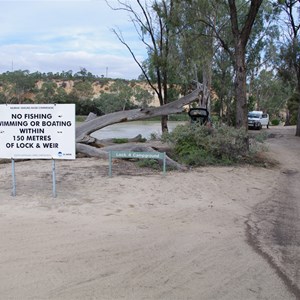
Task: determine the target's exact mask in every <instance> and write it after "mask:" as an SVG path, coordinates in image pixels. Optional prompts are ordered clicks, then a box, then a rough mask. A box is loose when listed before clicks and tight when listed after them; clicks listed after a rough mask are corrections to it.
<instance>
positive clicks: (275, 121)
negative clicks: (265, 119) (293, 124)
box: [271, 119, 280, 126]
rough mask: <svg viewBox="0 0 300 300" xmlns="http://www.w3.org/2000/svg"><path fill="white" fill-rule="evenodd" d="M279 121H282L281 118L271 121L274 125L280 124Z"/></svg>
mask: <svg viewBox="0 0 300 300" xmlns="http://www.w3.org/2000/svg"><path fill="white" fill-rule="evenodd" d="M279 123H280V120H278V119H273V120H272V121H271V124H272V125H274V126H277V125H279Z"/></svg>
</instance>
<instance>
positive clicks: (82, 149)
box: [76, 88, 203, 169]
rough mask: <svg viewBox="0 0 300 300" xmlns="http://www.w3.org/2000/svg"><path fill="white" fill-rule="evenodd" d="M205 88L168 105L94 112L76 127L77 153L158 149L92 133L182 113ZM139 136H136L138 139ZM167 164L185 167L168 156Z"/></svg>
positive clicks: (91, 154) (99, 154) (89, 154)
mask: <svg viewBox="0 0 300 300" xmlns="http://www.w3.org/2000/svg"><path fill="white" fill-rule="evenodd" d="M202 92H203V90H202V89H201V88H198V89H196V90H194V91H193V92H192V93H190V94H188V95H186V96H184V97H182V98H180V99H178V100H176V101H173V102H170V103H168V104H166V105H163V106H159V107H154V108H140V109H133V110H125V111H118V112H114V113H110V114H107V115H103V116H100V117H97V116H96V115H94V114H90V115H89V117H88V118H87V120H86V121H85V122H83V123H82V124H80V125H78V126H77V127H76V151H77V153H83V154H85V155H87V156H94V157H100V158H107V157H108V153H109V151H111V150H127V151H140V152H145V151H147V152H149V151H156V150H157V149H154V148H151V147H149V146H148V145H143V144H141V143H139V142H136V143H134V141H132V140H131V141H130V143H126V144H116V145H111V143H105V141H99V140H97V139H96V138H94V137H92V136H91V134H92V133H93V132H95V131H97V130H100V129H101V128H104V127H107V126H109V125H112V124H116V123H122V122H131V121H137V120H145V119H149V118H153V117H157V116H162V115H170V114H177V113H181V112H182V111H183V110H184V106H185V105H188V104H191V103H192V102H195V101H198V99H199V96H200V95H201V93H202ZM137 138H138V137H136V139H137ZM167 164H168V165H169V166H172V167H175V168H177V169H178V168H179V169H181V168H183V167H182V166H180V165H179V164H178V163H176V162H174V161H173V160H172V159H170V158H169V157H167Z"/></svg>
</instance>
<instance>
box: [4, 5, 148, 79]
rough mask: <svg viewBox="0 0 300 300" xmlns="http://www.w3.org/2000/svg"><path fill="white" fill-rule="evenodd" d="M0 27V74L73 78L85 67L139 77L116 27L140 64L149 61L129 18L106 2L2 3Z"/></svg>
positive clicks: (94, 71)
mask: <svg viewBox="0 0 300 300" xmlns="http://www.w3.org/2000/svg"><path fill="white" fill-rule="evenodd" d="M125 1H126V0H125ZM127 1H128V0H127ZM129 2H130V3H132V4H134V3H135V2H136V0H129ZM109 3H110V4H111V5H112V6H113V5H114V4H115V3H116V1H115V0H109ZM0 24H1V25H0V73H3V72H6V71H12V70H13V71H15V70H29V72H30V73H33V72H36V71H39V72H42V73H43V72H46V73H47V72H54V73H55V72H62V71H69V70H72V71H73V74H74V73H76V72H78V71H80V69H81V68H85V69H87V71H88V72H91V73H92V74H94V75H98V76H101V75H104V76H106V75H107V76H108V77H111V78H124V79H137V77H138V76H139V75H140V74H141V71H140V69H139V68H138V66H137V65H136V63H135V62H134V60H133V58H132V57H131V55H130V53H129V52H128V50H127V49H126V47H125V46H124V45H122V44H121V43H120V42H119V40H118V39H117V37H116V36H115V34H114V33H112V32H111V29H112V28H119V29H120V30H121V31H122V34H123V36H124V38H125V39H126V42H127V43H128V44H130V46H131V47H132V49H133V50H134V53H135V54H136V55H137V57H138V58H139V60H140V61H142V60H144V59H145V58H146V50H145V48H144V47H143V45H142V44H141V42H140V41H138V39H137V34H136V32H135V29H134V28H133V25H132V23H131V22H130V18H129V16H128V14H127V13H125V12H120V11H113V10H111V9H110V8H109V7H108V6H107V4H106V2H105V1H104V0H35V1H30V0H0Z"/></svg>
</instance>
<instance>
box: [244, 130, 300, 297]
mask: <svg viewBox="0 0 300 300" xmlns="http://www.w3.org/2000/svg"><path fill="white" fill-rule="evenodd" d="M271 132H272V133H271V136H272V138H270V139H269V140H268V143H269V148H270V149H271V153H272V155H273V158H275V159H276V160H277V161H279V162H280V165H279V168H280V170H279V173H278V176H277V177H274V182H275V186H274V189H273V191H272V193H271V195H270V197H268V198H267V199H266V200H265V201H263V202H262V203H259V204H258V205H257V206H256V207H255V208H254V210H253V211H254V212H253V213H252V214H251V216H250V219H249V222H248V225H249V237H250V241H251V243H253V245H255V247H256V249H257V250H258V252H259V253H261V254H262V255H263V256H264V257H265V258H266V259H267V260H268V261H269V263H270V264H271V265H272V266H273V267H274V268H275V269H276V270H277V272H278V274H279V275H280V276H281V278H282V279H283V280H284V281H285V283H286V284H287V285H288V286H289V288H290V289H291V290H292V291H293V293H294V294H295V295H297V298H298V299H300V138H299V137H295V136H294V134H295V130H294V128H289V127H286V128H278V129H274V128H273V129H272V130H271Z"/></svg>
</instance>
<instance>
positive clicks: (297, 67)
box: [278, 0, 300, 136]
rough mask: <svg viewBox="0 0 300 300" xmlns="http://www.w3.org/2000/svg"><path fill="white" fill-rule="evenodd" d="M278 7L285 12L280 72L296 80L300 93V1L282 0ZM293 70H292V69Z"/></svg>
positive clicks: (299, 120)
mask: <svg viewBox="0 0 300 300" xmlns="http://www.w3.org/2000/svg"><path fill="white" fill-rule="evenodd" d="M278 8H279V9H280V10H281V11H282V12H283V13H284V16H285V18H284V20H283V21H284V24H285V26H281V28H282V31H283V32H282V36H283V38H284V44H283V45H282V47H281V58H282V62H283V63H282V64H281V65H280V74H281V76H282V77H284V78H285V79H286V80H288V81H289V82H293V81H295V83H296V84H295V92H296V93H297V94H300V37H299V30H300V2H299V1H297V0H280V1H278ZM291 70H292V71H291ZM296 136H300V103H299V108H298V114H297V127H296Z"/></svg>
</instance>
